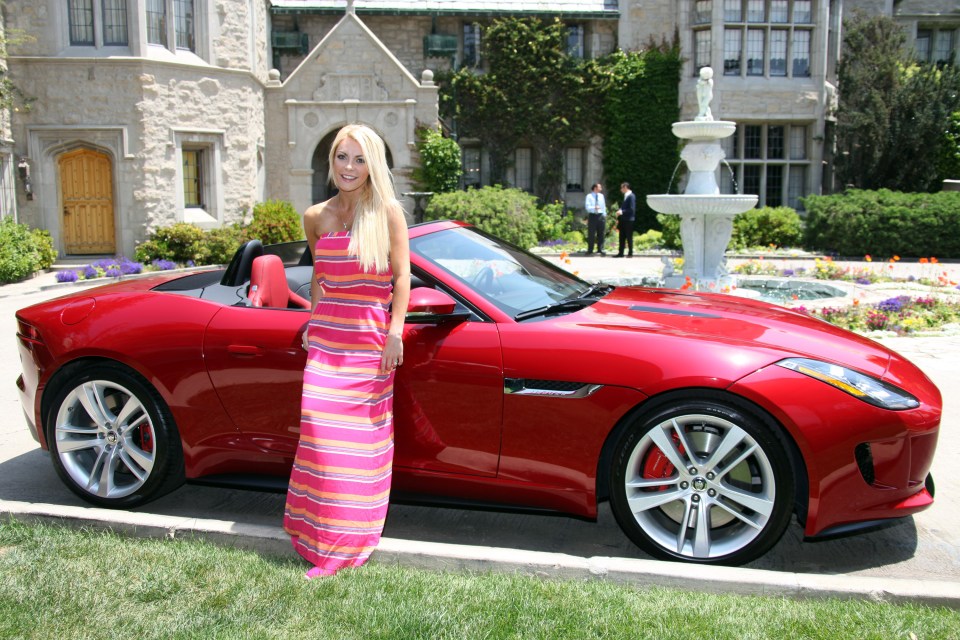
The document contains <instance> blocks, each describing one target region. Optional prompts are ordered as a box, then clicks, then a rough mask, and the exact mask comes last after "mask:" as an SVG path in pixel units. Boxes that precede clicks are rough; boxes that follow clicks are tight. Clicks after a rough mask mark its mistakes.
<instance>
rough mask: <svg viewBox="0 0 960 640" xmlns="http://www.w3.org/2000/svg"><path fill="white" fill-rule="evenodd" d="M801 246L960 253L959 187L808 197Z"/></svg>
mask: <svg viewBox="0 0 960 640" xmlns="http://www.w3.org/2000/svg"><path fill="white" fill-rule="evenodd" d="M803 204H804V206H805V208H806V210H807V220H806V232H805V234H804V247H805V248H806V249H811V250H817V251H825V252H828V253H833V254H836V255H840V256H850V257H857V256H863V255H867V254H870V255H874V256H883V257H887V256H894V255H898V256H901V257H904V258H907V257H910V258H923V257H936V258H958V257H960V192H956V191H941V192H939V193H901V192H897V191H889V190H887V189H880V190H878V191H863V190H859V189H851V190H849V191H847V192H845V193H842V194H835V195H829V196H808V197H806V198H804V199H803Z"/></svg>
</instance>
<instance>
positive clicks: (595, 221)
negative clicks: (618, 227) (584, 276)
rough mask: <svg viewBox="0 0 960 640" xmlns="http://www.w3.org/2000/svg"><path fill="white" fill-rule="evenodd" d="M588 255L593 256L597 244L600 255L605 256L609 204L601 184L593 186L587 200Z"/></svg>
mask: <svg viewBox="0 0 960 640" xmlns="http://www.w3.org/2000/svg"><path fill="white" fill-rule="evenodd" d="M584 204H585V205H586V208H587V255H588V256H589V255H592V254H593V245H594V242H596V245H597V250H598V251H599V252H600V255H602V256H605V255H607V252H606V251H604V250H603V243H604V240H605V239H606V235H607V203H606V201H605V200H604V199H603V185H601V184H600V183H599V182H598V183H597V184H595V185H593V188H592V189H590V193H588V194H587V200H586V202H585V203H584Z"/></svg>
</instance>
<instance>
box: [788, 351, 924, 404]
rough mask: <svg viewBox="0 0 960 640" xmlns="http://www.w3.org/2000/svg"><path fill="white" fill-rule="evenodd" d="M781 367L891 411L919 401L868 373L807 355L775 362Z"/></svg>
mask: <svg viewBox="0 0 960 640" xmlns="http://www.w3.org/2000/svg"><path fill="white" fill-rule="evenodd" d="M777 364H778V365H780V366H781V367H784V368H786V369H790V370H791V371H796V372H797V373H802V374H803V375H806V376H810V377H811V378H816V379H817V380H820V381H821V382H826V383H827V384H828V385H830V386H831V387H836V388H837V389H840V390H841V391H843V392H845V393H849V394H850V395H852V396H853V397H854V398H859V399H860V400H863V401H864V402H868V403H870V404H872V405H874V406H877V407H881V408H883V409H891V410H893V411H901V410H903V409H915V408H917V407H919V406H920V401H919V400H917V399H916V398H914V397H913V396H912V395H910V394H909V393H907V392H906V391H904V390H903V389H898V388H897V387H895V386H893V385H892V384H887V383H886V382H883V381H882V380H877V379H876V378H873V377H871V376H868V375H865V374H863V373H860V372H859V371H854V370H853V369H848V368H846V367H841V366H840V365H838V364H832V363H830V362H821V361H820V360H811V359H810V358H787V359H786V360H781V361H780V362H778V363H777Z"/></svg>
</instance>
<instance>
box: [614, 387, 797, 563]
mask: <svg viewBox="0 0 960 640" xmlns="http://www.w3.org/2000/svg"><path fill="white" fill-rule="evenodd" d="M610 477H611V485H610V502H611V507H612V509H613V513H614V515H615V516H616V518H617V522H618V523H619V524H620V527H621V528H622V529H623V531H624V533H626V534H627V536H628V537H629V538H630V539H631V540H633V541H634V542H635V543H636V544H637V545H638V546H640V547H641V548H642V549H643V550H644V551H646V552H648V553H649V554H651V555H653V556H655V557H657V558H661V559H665V560H681V561H684V562H691V563H697V564H723V565H738V564H743V563H746V562H749V561H751V560H753V559H755V558H757V557H759V556H761V555H763V554H764V553H766V552H767V551H768V550H769V549H770V547H772V546H773V545H774V544H776V542H777V541H778V540H779V539H780V537H781V536H782V535H783V532H784V530H785V529H786V527H787V524H789V522H790V518H791V515H792V505H793V501H794V480H793V478H794V475H793V471H792V468H791V465H790V459H789V457H788V455H787V452H786V448H785V446H784V444H783V443H782V441H781V440H780V437H779V436H778V435H777V434H776V433H775V432H774V430H773V429H772V428H771V427H770V426H768V424H767V423H765V422H764V421H762V420H760V419H758V418H757V417H755V416H753V415H751V414H750V413H748V412H747V411H745V410H744V409H742V408H740V407H739V406H737V405H735V404H733V403H727V402H726V401H719V400H716V401H715V400H701V399H691V400H681V401H675V402H673V403H670V404H667V405H664V406H661V407H658V408H657V409H655V410H654V411H653V412H652V413H648V414H646V415H642V416H640V418H639V419H638V420H637V421H636V424H635V425H634V426H632V427H631V428H628V429H627V431H626V432H625V433H624V435H623V437H622V438H621V440H620V442H619V443H618V444H617V446H616V449H615V450H614V455H613V469H611V474H610ZM681 523H686V525H683V526H682V525H681Z"/></svg>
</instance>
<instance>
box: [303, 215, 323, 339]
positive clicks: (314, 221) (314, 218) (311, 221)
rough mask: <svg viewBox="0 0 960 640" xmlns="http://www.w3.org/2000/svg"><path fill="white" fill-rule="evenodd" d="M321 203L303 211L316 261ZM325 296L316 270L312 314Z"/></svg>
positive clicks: (305, 232) (308, 242)
mask: <svg viewBox="0 0 960 640" xmlns="http://www.w3.org/2000/svg"><path fill="white" fill-rule="evenodd" d="M322 210H323V209H322V206H321V205H316V204H315V205H313V206H312V207H310V208H309V209H307V210H306V211H305V212H304V213H303V232H304V234H305V235H306V236H307V248H308V249H310V256H311V257H312V258H313V262H314V263H316V260H317V253H316V252H317V238H318V235H317V228H318V226H319V224H320V213H321V212H322ZM322 296H323V292H322V291H321V290H320V283H319V282H317V273H316V270H314V271H312V272H311V273H310V316H311V317H312V316H313V312H314V310H315V309H316V308H317V304H318V303H319V302H320V298H321V297H322ZM307 346H308V344H307V330H306V329H304V331H303V348H304V349H307Z"/></svg>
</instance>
